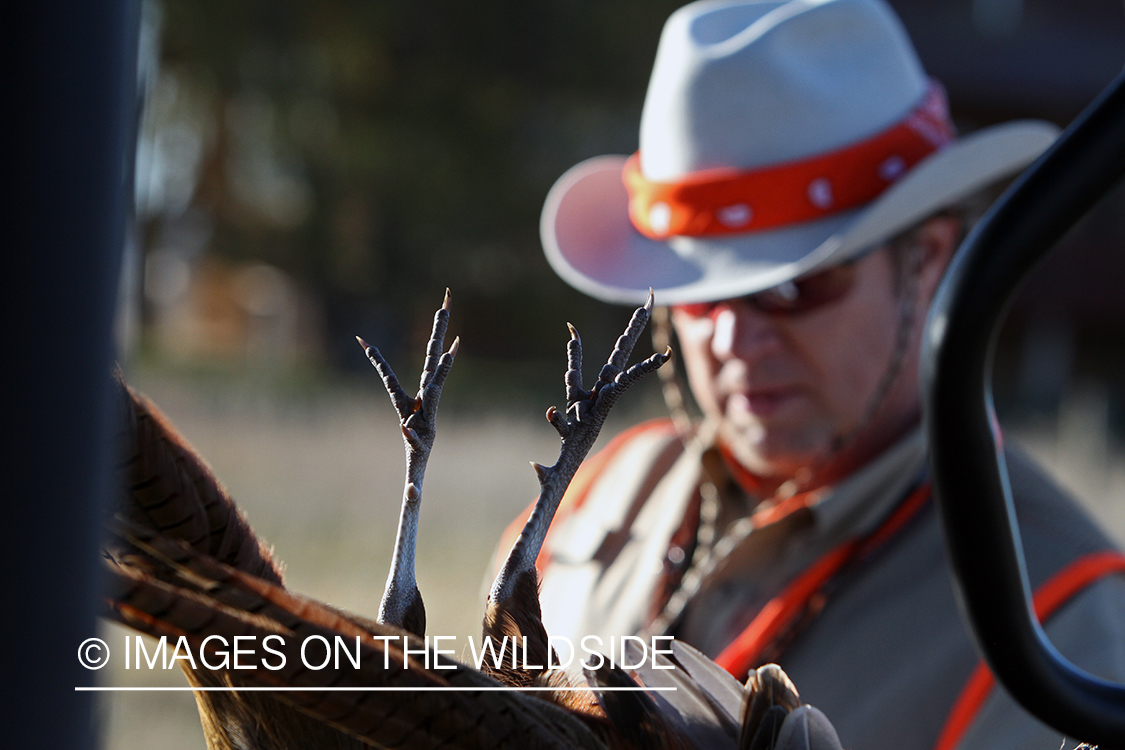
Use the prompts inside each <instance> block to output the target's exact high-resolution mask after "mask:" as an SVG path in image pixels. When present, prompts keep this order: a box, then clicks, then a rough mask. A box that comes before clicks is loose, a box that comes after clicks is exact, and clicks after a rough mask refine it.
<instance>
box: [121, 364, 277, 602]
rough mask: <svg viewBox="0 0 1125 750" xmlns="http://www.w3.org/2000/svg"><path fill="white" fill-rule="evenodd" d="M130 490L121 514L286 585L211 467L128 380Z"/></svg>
mask: <svg viewBox="0 0 1125 750" xmlns="http://www.w3.org/2000/svg"><path fill="white" fill-rule="evenodd" d="M117 382H118V384H119V385H120V389H121V399H120V403H121V410H120V411H121V432H120V436H119V443H120V451H121V456H122V460H121V462H120V463H119V465H118V469H119V475H120V480H121V485H122V486H123V487H124V488H125V489H124V492H123V495H122V497H121V500H120V502H119V503H118V512H119V513H121V514H123V515H124V516H125V517H126V518H128V519H130V520H133V521H135V522H137V523H139V524H140V525H142V526H147V527H149V528H152V529H155V530H157V531H159V532H160V533H161V534H163V535H165V536H168V537H170V538H173V539H182V540H184V541H186V542H187V543H188V544H190V545H191V546H192V547H193V548H194V549H196V550H197V551H199V552H202V553H204V554H206V555H210V556H211V557H214V558H215V559H217V560H219V561H221V562H224V563H227V564H228V565H230V566H232V567H235V568H238V569H239V570H244V571H246V572H248V573H251V574H252V575H256V576H258V577H259V578H264V579H265V580H268V581H272V582H273V583H278V584H280V583H281V580H282V576H281V568H280V566H279V565H278V564H277V563H276V562H275V561H274V559H273V556H272V554H271V553H270V551H269V549H268V548H267V547H266V545H265V544H264V543H263V542H262V541H261V540H260V539H259V538H258V537H257V535H255V533H254V531H253V529H251V528H250V524H249V523H248V522H247V520H246V518H245V516H244V515H243V514H242V511H241V510H239V508H238V506H236V505H235V503H234V501H233V500H232V499H231V497H230V494H229V493H228V492H227V491H226V489H225V488H224V487H223V485H222V484H221V483H220V482H219V480H218V479H216V478H215V475H214V473H212V471H211V468H210V467H209V466H208V465H207V463H206V462H205V461H204V460H203V459H202V458H200V456H199V454H198V453H196V452H195V451H194V450H193V449H192V448H191V446H190V445H189V444H188V442H187V440H185V439H184V438H183V437H182V436H181V435H180V434H179V433H178V432H177V431H176V429H175V428H174V427H173V426H172V424H171V422H169V421H168V419H167V418H166V417H165V416H164V415H163V414H162V413H161V412H160V410H159V409H157V408H156V407H155V406H154V405H153V404H152V403H151V402H150V401H149V400H148V399H146V398H145V397H144V396H141V395H140V394H138V393H136V392H135V391H134V390H133V389H132V388H130V387H129V386H128V385H126V384H125V382H124V381H123V380H121V378H120V375H119V376H118V378H117Z"/></svg>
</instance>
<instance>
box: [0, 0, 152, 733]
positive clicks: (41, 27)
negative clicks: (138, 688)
mask: <svg viewBox="0 0 1125 750" xmlns="http://www.w3.org/2000/svg"><path fill="white" fill-rule="evenodd" d="M138 11H139V7H138V5H137V2H136V1H135V0H94V1H92V2H90V1H86V2H81V1H76V2H58V1H57V0H6V2H4V3H3V4H2V6H0V185H2V186H3V189H2V190H0V252H2V255H0V263H2V264H3V265H2V267H0V268H2V270H0V320H2V321H3V323H2V324H0V325H2V330H3V348H4V357H3V372H4V378H3V380H4V382H6V383H7V385H6V386H4V387H3V390H2V391H0V394H2V396H0V414H3V425H4V426H3V436H4V445H3V449H2V450H0V455H2V456H3V458H2V459H0V461H2V470H3V474H2V477H3V479H2V482H3V484H2V485H0V486H2V488H3V489H2V493H3V508H4V515H3V519H4V542H3V544H0V550H2V558H0V559H2V560H3V571H4V587H3V591H4V599H3V606H4V616H3V618H2V619H3V631H2V632H3V641H2V642H3V648H2V649H0V652H2V653H3V657H2V659H3V664H4V669H3V679H4V684H5V691H4V693H5V699H4V700H3V701H2V702H0V726H3V727H4V729H3V734H4V743H3V744H4V746H5V747H11V748H21V749H22V748H40V747H49V748H60V749H62V750H70V749H72V748H88V747H93V746H94V744H95V740H94V733H93V731H92V717H91V705H92V701H91V699H90V694H89V693H76V692H75V690H74V688H75V686H78V685H91V684H93V683H94V680H95V676H96V673H93V672H90V671H87V670H86V669H83V668H82V667H81V666H79V664H78V659H77V651H78V646H79V644H80V643H81V642H82V641H83V640H84V639H86V638H89V637H92V636H95V635H96V634H97V632H96V628H95V606H96V603H97V593H96V591H97V582H98V581H97V579H98V576H97V571H98V570H99V568H100V564H99V561H98V559H97V548H98V540H99V536H100V535H99V530H100V528H101V523H100V515H101V509H102V507H103V506H104V505H105V501H106V498H107V495H108V491H109V485H108V482H109V465H110V450H109V420H108V415H109V411H110V407H109V404H110V401H109V399H110V393H111V392H110V380H109V373H110V368H111V363H112V358H113V343H112V334H111V326H112V321H113V311H114V303H115V292H116V286H117V274H118V268H119V266H120V255H121V247H122V238H123V235H124V225H125V216H126V208H127V206H128V203H129V201H130V200H131V197H132V186H131V185H130V184H128V179H127V175H129V174H130V173H131V172H130V169H129V167H128V165H129V164H130V161H131V159H132V154H133V150H134V148H133V127H132V119H133V118H132V114H133V111H134V101H135V81H136V63H135V57H136V46H137V34H138V28H137V27H138V22H139V12H138Z"/></svg>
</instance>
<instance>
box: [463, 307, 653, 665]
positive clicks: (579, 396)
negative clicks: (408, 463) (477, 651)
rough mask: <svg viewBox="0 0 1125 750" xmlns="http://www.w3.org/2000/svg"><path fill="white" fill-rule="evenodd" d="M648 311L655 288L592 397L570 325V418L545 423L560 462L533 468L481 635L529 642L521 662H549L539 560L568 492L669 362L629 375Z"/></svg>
mask: <svg viewBox="0 0 1125 750" xmlns="http://www.w3.org/2000/svg"><path fill="white" fill-rule="evenodd" d="M651 312H652V292H651V290H650V292H649V297H648V301H647V302H646V303H645V305H644V307H640V308H637V310H636V312H634V313H633V318H632V320H630V321H629V325H628V327H626V329H625V332H624V333H623V334H622V335H621V337H620V338H618V339H617V344H616V346H615V347H614V349H613V352H612V353H611V354H610V356H609V361H607V362H606V364H605V365H604V366H603V367H602V370H601V373H599V375H598V380H597V382H596V383H594V387H593V388H592V389H591V390H589V391H586V390H584V389H583V388H582V372H581V371H582V341H581V339H580V338H579V337H578V332H577V331H576V330H574V326H571V325H569V324H567V325H568V327H569V328H570V342H569V343H568V344H567V372H566V378H565V381H566V410H565V413H564V412H560V411H559V410H557V409H556V408H555V407H553V406H552V407H551V408H550V409H548V410H547V421H549V422H550V423H551V424H552V425H553V426H554V428H555V430H557V431H558V433H559V437H560V438H562V447H561V449H560V451H559V458H558V461H556V462H555V465H554V466H550V467H546V466H543V465H541V464H537V463H534V462H533V463H532V467H533V468H534V469H535V473H536V475H537V476H538V477H539V497H538V499H537V500H536V501H535V507H534V508H533V509H532V511H531V516H530V517H529V518H528V520H527V523H526V524H525V525H524V528H523V531H522V532H521V533H520V536H519V538H518V539H516V542H515V544H514V545H512V549H511V551H510V552H509V553H508V558H507V560H506V561H505V563H504V566H503V567H502V568H501V570H500V572H499V573H498V574H497V576H496V579H495V581H494V582H493V584H492V589H491V592H490V593H489V596H488V604H487V610H486V612H485V619H484V634H485V636H489V637H491V638H492V639H493V640H494V641H497V642H499V641H501V640H502V639H503V637H504V636H505V635H507V636H510V637H523V638H526V639H527V640H526V641H525V642H524V643H525V649H526V650H525V654H524V658H523V659H522V660H521V663H523V664H528V665H545V664H547V663H548V662H547V661H546V659H547V657H548V656H549V653H548V648H547V634H546V631H545V630H544V628H543V623H542V621H541V617H542V615H541V610H540V607H539V584H538V578H537V574H536V571H535V559H536V558H537V557H538V555H539V550H540V548H541V547H542V546H543V540H544V538H545V537H546V535H547V529H548V528H549V527H550V525H551V520H552V519H553V518H554V516H555V511H556V510H557V509H558V507H559V502H560V501H561V500H562V496H563V493H564V492H566V488H567V486H568V485H569V484H570V480H571V479H572V478H573V477H574V473H575V472H576V471H577V470H578V467H579V465H580V464H581V463H582V461H583V459H585V458H586V454H587V453H589V451H590V448H591V446H593V444H594V441H595V440H596V439H597V437H598V431H599V430H600V429H601V426H602V424H603V423H604V422H605V418H606V416H607V415H608V414H609V410H610V408H611V407H612V406H613V404H614V402H616V401H617V398H618V397H619V396H620V395H621V394H622V393H624V392H625V391H626V389H628V388H629V386H631V385H632V384H633V383H635V382H636V381H637V380H639V379H640V378H641V377H643V376H644V375H647V374H648V373H650V372H653V371H654V370H656V369H657V368H658V367H660V366H661V365H663V364H664V363H665V362H667V361H668V358H669V357H670V356H671V353H672V350H671V349H668V350H667V351H665V352H664V353H657V354H653V355H652V356H651V357H649V358H648V359H646V360H644V361H643V362H640V363H638V364H635V365H633V366H632V367H630V368H628V369H625V365H626V363H627V361H628V359H629V355H630V354H631V353H632V351H633V347H634V346H635V345H636V343H637V339H638V337H639V336H640V334H641V331H643V330H644V327H645V324H646V323H647V322H648V320H649V317H650V315H651ZM504 671H505V677H506V678H507V679H510V680H514V681H516V682H525V681H526V682H530V681H532V680H534V679H535V677H537V676H538V675H539V674H541V673H542V670H539V671H538V672H534V673H526V672H525V673H524V674H518V673H511V674H509V673H507V671H506V670H504Z"/></svg>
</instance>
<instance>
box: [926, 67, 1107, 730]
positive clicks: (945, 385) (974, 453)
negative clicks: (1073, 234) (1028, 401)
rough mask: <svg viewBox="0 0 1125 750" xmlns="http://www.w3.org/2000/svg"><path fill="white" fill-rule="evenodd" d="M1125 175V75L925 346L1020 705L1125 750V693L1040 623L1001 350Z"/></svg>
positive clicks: (945, 444)
mask: <svg viewBox="0 0 1125 750" xmlns="http://www.w3.org/2000/svg"><path fill="white" fill-rule="evenodd" d="M1123 175H1125V74H1122V75H1121V76H1119V77H1118V78H1117V79H1116V80H1115V81H1114V82H1113V83H1112V84H1111V85H1110V87H1109V88H1107V89H1106V91H1105V92H1103V93H1102V95H1101V96H1100V97H1099V98H1098V100H1097V101H1095V102H1094V104H1092V105H1091V106H1090V107H1089V108H1088V109H1087V110H1086V111H1085V112H1083V113H1082V114H1081V115H1080V116H1079V117H1078V119H1077V120H1075V122H1074V123H1073V124H1072V125H1071V126H1070V127H1069V128H1067V130H1066V132H1064V133H1063V135H1062V137H1061V138H1060V139H1059V141H1058V142H1057V143H1056V144H1055V145H1054V146H1053V147H1052V148H1051V149H1050V150H1049V151H1048V152H1047V153H1046V154H1044V156H1043V157H1042V158H1041V159H1039V161H1037V162H1036V163H1035V164H1034V165H1033V166H1032V167H1031V168H1030V169H1029V170H1028V171H1027V172H1026V173H1025V174H1024V175H1023V176H1022V177H1021V178H1020V179H1019V180H1018V181H1017V182H1016V184H1014V185H1013V186H1012V187H1011V188H1010V189H1009V190H1008V191H1007V192H1006V193H1005V195H1004V196H1003V197H1002V198H1001V200H1000V201H999V202H998V203H997V205H996V207H995V208H993V209H992V210H991V211H990V212H989V214H988V215H987V216H986V217H985V218H984V220H983V221H982V222H981V224H980V225H978V227H977V228H976V229H975V230H974V231H973V232H972V233H971V234H970V236H969V237H968V238H967V239H966V240H965V243H964V244H963V245H962V247H961V248H960V249H959V250H958V253H957V255H956V257H955V258H954V261H953V264H952V266H951V268H950V270H949V273H948V274H947V275H946V278H945V281H944V282H943V284H942V286H941V288H940V289H939V291H938V294H937V297H936V299H935V301H934V304H933V306H932V308H931V310H930V317H929V320H928V321H927V327H926V331H927V333H926V339H925V341H924V343H923V347H924V349H923V388H924V391H923V394H924V404H925V410H926V425H927V429H928V431H929V435H930V441H931V446H932V450H933V463H934V479H935V488H936V493H937V498H938V504H939V507H940V509H941V515H942V520H943V523H944V526H945V532H946V542H947V545H948V548H949V554H950V557H951V559H952V563H953V569H954V572H955V574H956V577H957V580H958V587H959V591H960V595H961V603H962V605H963V608H964V610H965V611H966V613H967V614H968V615H969V617H970V619H971V622H972V627H973V632H974V635H975V637H976V639H977V643H978V645H979V647H980V649H981V651H982V652H983V653H984V655H985V658H986V659H987V661H988V664H989V666H990V667H991V668H992V671H993V672H994V673H995V674H996V676H997V678H998V679H999V680H1000V682H1001V683H1003V685H1004V687H1005V688H1006V689H1007V690H1008V692H1009V693H1011V694H1012V696H1013V697H1014V698H1015V699H1016V700H1017V701H1018V702H1019V703H1020V704H1021V705H1022V706H1023V707H1024V708H1026V709H1027V710H1028V711H1030V712H1031V713H1033V714H1034V715H1036V716H1037V717H1039V718H1040V719H1041V720H1042V721H1044V722H1046V723H1047V724H1049V725H1051V726H1052V727H1054V728H1056V729H1058V730H1059V731H1061V732H1065V733H1066V734H1067V735H1069V736H1071V737H1074V738H1075V739H1079V740H1082V741H1084V742H1089V743H1092V744H1096V745H1100V746H1102V747H1110V748H1125V687H1123V686H1120V685H1114V684H1112V683H1109V682H1106V681H1104V680H1100V679H1097V678H1094V677H1092V676H1090V675H1088V674H1086V673H1085V672H1082V671H1080V670H1078V669H1076V668H1075V667H1074V666H1073V665H1072V664H1070V663H1069V662H1068V661H1066V660H1065V659H1063V658H1062V657H1061V656H1060V655H1059V653H1058V652H1057V651H1056V650H1055V649H1054V648H1053V647H1052V646H1051V645H1050V643H1049V642H1048V641H1047V640H1046V637H1045V636H1044V634H1043V630H1042V628H1041V627H1040V626H1039V624H1038V623H1037V622H1036V621H1035V618H1034V616H1033V615H1032V611H1031V605H1030V593H1029V587H1028V583H1027V574H1026V570H1025V568H1024V563H1023V553H1022V549H1021V547H1020V544H1019V531H1018V529H1017V528H1016V521H1015V513H1014V511H1013V509H1012V504H1011V498H1010V493H1009V490H1008V486H1007V473H1006V471H1005V469H1004V464H1003V455H1002V453H1001V452H1000V451H999V450H998V448H997V445H998V442H999V441H998V439H997V435H995V434H994V431H993V430H994V428H993V425H994V424H995V421H994V420H995V414H994V412H993V409H992V398H991V386H990V380H991V372H992V351H993V348H994V344H995V341H996V336H997V331H998V329H999V325H1000V323H1001V322H1002V320H1003V317H1004V314H1005V312H1006V310H1007V307H1008V303H1009V301H1010V299H1011V298H1012V296H1013V295H1014V293H1015V291H1016V289H1017V287H1018V286H1019V284H1020V282H1021V281H1022V279H1023V278H1024V277H1025V276H1026V275H1027V274H1028V273H1029V272H1030V271H1031V269H1032V267H1033V266H1034V265H1035V263H1036V262H1037V261H1038V260H1039V259H1040V258H1042V257H1043V256H1044V255H1046V254H1047V252H1048V251H1049V250H1050V249H1051V248H1052V247H1053V246H1054V245H1055V244H1056V242H1057V241H1058V240H1059V239H1060V238H1061V237H1062V236H1063V235H1064V234H1065V233H1066V231H1067V230H1068V229H1069V228H1070V227H1071V226H1073V225H1074V224H1075V223H1076V222H1077V221H1078V220H1079V219H1080V218H1081V217H1082V216H1083V215H1085V213H1086V212H1087V211H1088V210H1089V209H1090V207H1091V206H1093V204H1094V203H1095V202H1096V201H1097V200H1098V199H1099V198H1101V197H1102V196H1103V195H1105V194H1106V193H1107V192H1108V191H1109V190H1110V189H1111V188H1112V187H1113V186H1114V185H1116V184H1117V182H1118V181H1119V180H1120V179H1121V177H1122V176H1123Z"/></svg>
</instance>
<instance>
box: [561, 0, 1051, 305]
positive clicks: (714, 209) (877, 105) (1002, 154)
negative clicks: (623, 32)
mask: <svg viewBox="0 0 1125 750" xmlns="http://www.w3.org/2000/svg"><path fill="white" fill-rule="evenodd" d="M1057 133H1058V130H1057V128H1055V127H1054V126H1053V125H1051V124H1049V123H1045V122H1037V121H1017V122H1009V123H1006V124H1003V125H998V126H995V127H991V128H987V129H985V130H981V131H978V132H976V133H973V134H971V135H969V136H966V137H964V138H960V139H954V138H953V131H952V126H951V125H950V123H949V115H948V108H947V106H946V104H945V99H944V94H943V92H942V91H941V88H940V86H939V85H937V84H936V83H935V82H932V81H930V80H928V79H927V78H926V75H925V73H924V72H923V71H922V67H921V65H920V63H919V62H918V59H917V56H916V55H915V53H914V50H913V48H912V46H911V44H910V40H909V39H908V38H907V36H906V32H905V31H904V30H903V28H902V25H901V24H900V22H899V20H898V19H897V18H896V17H895V15H894V13H893V12H892V11H891V9H890V8H889V7H888V6H887V5H886V4H885V3H884V2H882V0H792V1H791V2H756V1H755V0H734V1H732V0H719V1H717V2H716V1H715V0H704V1H703V2H696V3H693V4H691V5H688V6H685V7H683V8H681V9H680V10H678V11H676V12H675V13H673V14H672V16H671V18H669V19H668V23H667V24H666V25H665V27H664V33H663V35H662V36H661V38H660V45H659V49H658V50H657V54H656V63H655V66H654V68H653V73H652V80H651V82H650V83H649V88H648V94H647V96H646V98H645V105H644V111H643V114H642V116H641V133H640V151H639V152H638V154H637V155H635V156H634V157H633V158H631V159H627V158H626V157H624V156H601V157H596V158H593V159H588V160H586V161H584V162H582V163H581V164H578V165H577V166H575V167H573V168H571V169H570V170H569V171H568V172H566V174H564V175H563V176H562V177H561V178H559V180H558V181H557V182H556V183H555V185H554V187H553V188H551V191H550V193H549V194H548V196H547V201H546V204H545V205H544V208H543V215H542V220H541V224H540V231H541V235H542V239H543V246H544V249H545V251H546V254H547V258H548V260H549V261H550V263H551V265H552V266H553V267H554V269H555V271H556V272H558V274H559V275H560V276H561V277H562V278H563V279H564V280H565V281H567V282H568V283H569V284H571V285H572V286H574V287H576V288H577V289H579V290H581V291H583V292H586V293H587V294H589V295H591V296H593V297H597V298H599V299H602V300H605V301H607V302H620V303H628V304H635V303H641V302H643V301H644V299H645V298H646V296H647V294H648V290H649V288H650V287H652V288H653V289H655V291H656V294H657V299H658V300H659V301H660V302H661V303H662V304H680V303H688V302H708V301H713V300H718V299H727V298H731V297H737V296H741V295H745V294H750V293H753V292H756V291H761V290H763V289H768V288H770V287H773V286H776V285H778V284H782V283H784V282H786V281H790V280H792V279H794V278H797V277H798V276H801V275H804V274H806V273H808V272H810V271H812V270H814V269H816V268H818V267H825V266H829V265H833V264H836V263H840V262H843V261H845V260H847V259H848V258H850V257H854V256H856V255H858V254H859V253H861V252H862V251H863V250H865V249H867V248H869V247H871V246H872V245H874V244H876V243H878V242H880V241H883V240H886V239H889V238H890V237H892V236H894V235H895V234H896V233H898V232H901V231H903V230H904V229H907V228H908V227H910V226H912V225H913V224H915V223H917V222H918V221H920V220H921V219H923V218H925V217H926V216H928V215H931V214H933V213H935V212H937V211H940V210H942V209H944V208H947V207H949V206H950V205H952V204H954V203H956V202H957V201H958V200H960V199H962V198H965V197H967V196H968V195H970V194H972V193H974V192H976V191H977V190H980V189H981V188H983V187H985V186H987V185H988V184H990V183H992V182H995V181H997V180H1000V179H1002V178H1004V177H1007V176H1010V175H1012V174H1015V173H1016V172H1018V171H1019V170H1021V169H1023V168H1024V167H1025V166H1027V165H1028V164H1029V163H1030V162H1032V161H1033V160H1034V159H1035V158H1036V157H1037V156H1038V155H1039V154H1040V153H1042V152H1043V151H1044V150H1045V149H1046V148H1047V147H1048V146H1049V145H1050V144H1051V142H1052V141H1053V140H1054V139H1055V136H1056V135H1057Z"/></svg>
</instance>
